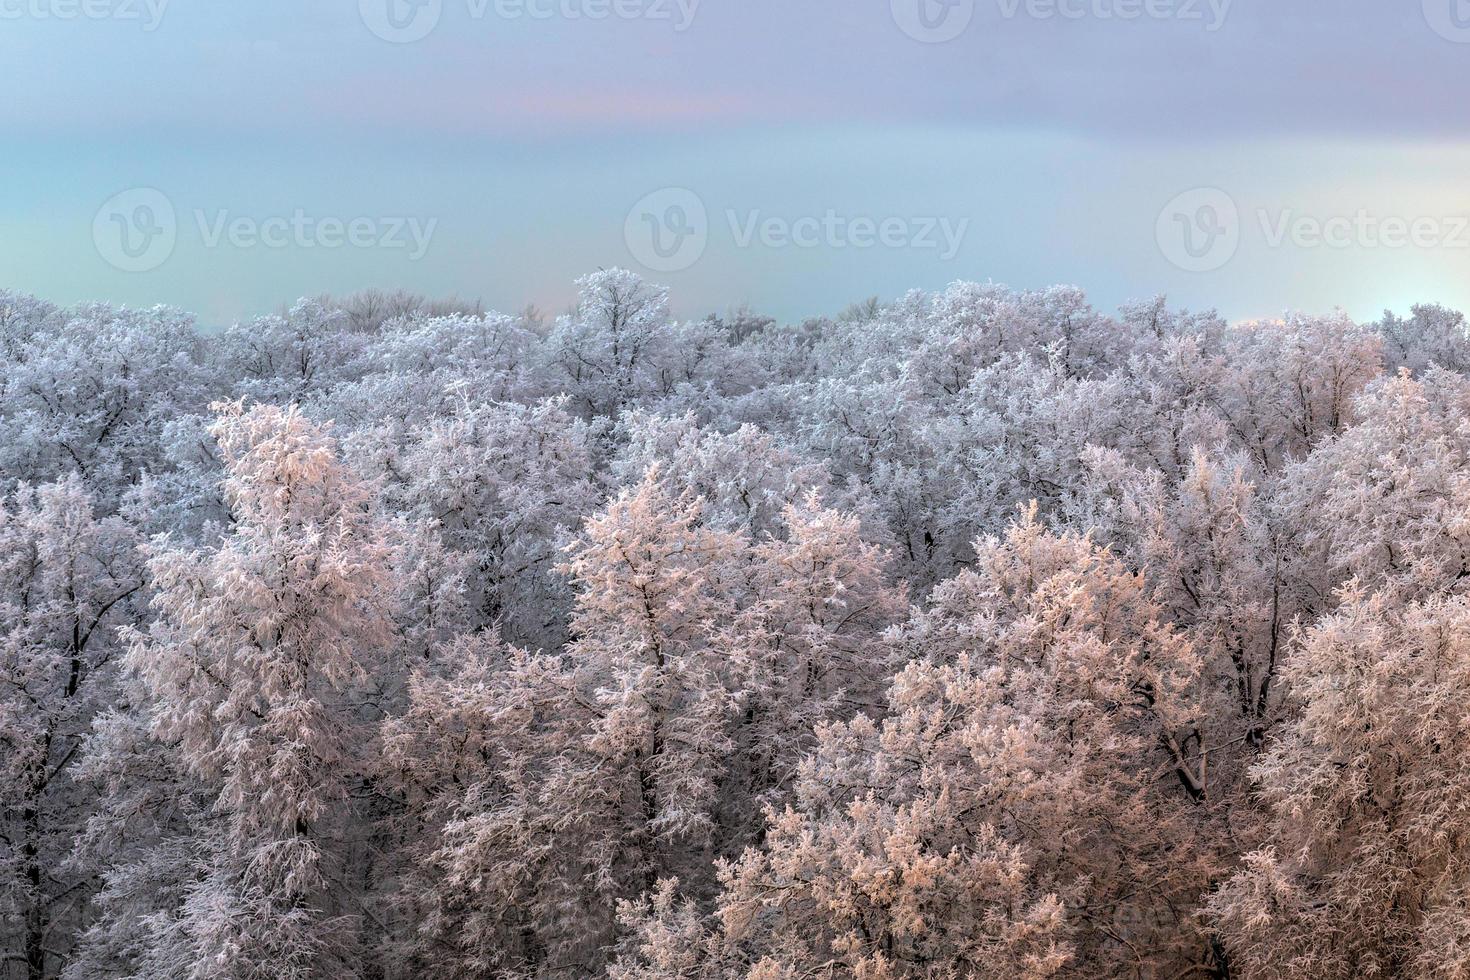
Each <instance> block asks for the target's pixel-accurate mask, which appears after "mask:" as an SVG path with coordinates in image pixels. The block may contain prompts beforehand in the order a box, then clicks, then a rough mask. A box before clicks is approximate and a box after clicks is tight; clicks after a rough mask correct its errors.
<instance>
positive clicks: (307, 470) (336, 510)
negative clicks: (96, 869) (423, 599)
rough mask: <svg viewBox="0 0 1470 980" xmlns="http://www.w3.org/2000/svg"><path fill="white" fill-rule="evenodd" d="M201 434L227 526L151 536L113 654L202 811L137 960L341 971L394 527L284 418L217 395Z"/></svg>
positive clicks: (388, 607)
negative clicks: (179, 878) (175, 895)
mask: <svg viewBox="0 0 1470 980" xmlns="http://www.w3.org/2000/svg"><path fill="white" fill-rule="evenodd" d="M213 431H214V435H215V437H216V439H217V440H218V442H219V446H220V451H221V454H222V456H223V458H224V461H225V467H226V473H227V476H226V480H225V486H224V495H225V499H226V501H227V503H228V506H229V508H230V513H231V517H232V519H233V523H232V526H231V529H230V533H229V534H228V535H227V536H226V537H225V538H224V540H223V541H221V542H220V543H219V544H218V545H217V546H214V547H210V548H206V549H188V548H180V547H178V546H176V545H173V544H171V543H170V542H169V541H167V540H166V539H162V540H160V541H159V542H157V543H156V544H154V545H153V546H151V548H150V557H149V562H148V568H149V573H150V580H151V583H152V587H153V589H154V590H155V593H156V594H155V597H154V599H153V603H152V604H153V609H154V610H155V612H156V617H157V618H156V619H155V620H154V621H153V623H152V624H151V625H150V626H149V627H148V629H147V630H145V631H134V632H133V633H132V635H131V644H130V648H129V650H128V653H127V656H126V666H127V668H128V670H130V671H131V672H132V673H134V674H135V675H136V676H137V677H138V678H139V679H140V681H141V686H142V688H143V691H144V695H145V696H146V698H147V699H148V700H147V703H146V704H145V705H142V706H140V710H141V711H142V713H143V715H144V716H145V717H146V719H147V726H148V734H149V736H150V737H151V738H152V739H153V740H155V741H157V742H159V743H162V744H164V745H166V746H168V747H169V750H170V751H171V752H173V753H176V754H177V756H176V759H177V761H176V762H175V763H174V765H176V766H177V768H178V769H179V771H180V772H182V773H184V774H186V775H187V777H188V778H189V779H190V780H192V781H193V782H194V783H195V793H196V795H197V796H198V797H199V799H200V800H201V802H202V804H203V805H204V806H205V807H206V808H207V809H205V810H204V811H203V812H201V813H199V814H197V815H196V816H195V818H194V820H193V821H192V822H193V826H194V829H195V830H196V833H197V836H196V837H195V839H192V840H189V841H188V842H187V844H186V845H185V846H184V849H183V853H181V854H176V855H175V859H176V860H184V861H187V862H188V866H189V871H188V874H187V877H186V879H185V881H184V883H183V887H182V894H181V895H180V898H181V902H180V904H179V905H178V906H176V907H172V908H159V909H157V910H156V911H154V913H153V914H152V915H150V916H148V918H147V919H146V921H147V922H148V926H149V928H150V929H151V930H153V932H154V933H155V939H156V940H157V943H156V946H155V947H154V948H151V949H149V950H147V951H145V952H144V954H143V955H144V962H143V963H142V964H137V965H135V967H134V968H135V969H138V970H139V971H140V972H141V974H142V975H146V976H150V977H181V978H182V977H190V978H195V977H218V978H227V977H228V978H264V977H302V978H305V977H323V976H334V977H345V976H353V975H356V973H357V969H358V967H357V963H356V952H357V950H356V948H355V943H354V941H353V936H352V930H353V927H354V923H355V921H356V917H357V916H358V914H359V911H360V910H359V909H358V908H357V907H355V906H354V905H353V904H352V898H353V895H354V891H355V888H354V882H353V880H352V877H351V875H350V874H349V873H348V869H347V868H346V867H345V866H344V863H345V860H346V858H347V856H348V853H349V845H350V842H351V839H352V836H353V834H354V832H355V831H354V826H353V821H352V809H353V797H354V794H355V793H356V791H357V783H358V781H359V778H360V776H359V774H360V773H362V772H363V771H364V759H363V749H364V747H365V744H364V742H365V739H366V737H367V736H368V735H369V730H368V729H366V728H364V726H363V723H362V722H363V713H364V710H365V708H366V707H367V706H368V705H370V704H371V700H372V691H373V688H374V685H375V684H378V685H380V684H381V683H382V680H383V677H384V676H386V675H391V673H392V672H393V670H394V664H393V658H394V656H395V653H396V652H397V651H396V643H397V637H396V633H395V627H394V619H393V616H394V613H395V611H396V609H397V605H398V585H397V583H396V582H395V581H394V577H393V549H392V540H391V539H392V535H391V533H390V529H389V527H388V525H387V524H386V523H385V522H384V521H383V520H382V519H381V518H379V517H378V516H377V515H376V513H375V511H374V507H373V495H372V493H371V488H370V487H368V486H367V485H365V484H363V483H362V482H361V481H360V480H359V479H358V478H357V477H355V476H354V475H353V474H352V473H351V471H350V470H349V469H348V468H347V467H345V466H344V465H343V463H342V461H341V460H340V458H339V456H338V454H337V448H336V445H335V444H334V442H333V441H332V440H331V438H330V437H329V436H328V435H327V434H326V433H324V432H323V431H322V430H321V429H319V428H317V427H316V426H313V425H312V424H311V423H309V422H308V421H307V420H306V419H305V418H304V417H303V416H302V415H301V414H300V413H299V412H296V411H294V410H285V411H283V410H279V409H275V408H267V407H262V408H256V409H252V410H245V409H244V408H243V407H242V406H240V405H239V404H238V403H236V404H232V405H225V406H222V412H221V415H220V418H219V420H218V421H217V422H216V424H215V426H214V430H213ZM160 846H163V847H170V846H177V845H170V844H169V843H168V842H164V843H163V844H161V845H160ZM148 868H149V865H148V864H147V863H144V864H143V865H142V869H143V871H144V872H145V873H146V871H147V869H148ZM138 870H139V866H138V865H130V866H127V867H125V868H122V869H119V872H118V873H121V874H126V873H137V872H138ZM110 884H111V890H112V891H114V892H117V891H119V890H120V889H121V888H122V887H126V885H125V884H124V883H120V882H117V881H114V882H111V883H110Z"/></svg>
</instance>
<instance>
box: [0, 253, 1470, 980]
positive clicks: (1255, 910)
mask: <svg viewBox="0 0 1470 980" xmlns="http://www.w3.org/2000/svg"><path fill="white" fill-rule="evenodd" d="M578 285H579V288H580V301H579V303H578V305H577V306H576V308H575V310H573V311H572V312H569V313H567V314H565V315H563V316H559V317H555V318H554V319H552V320H549V321H548V320H546V319H543V318H542V317H540V316H538V315H536V314H535V313H534V312H528V313H526V314H522V315H519V316H506V315H501V314H498V313H483V312H481V311H479V310H472V309H467V308H462V307H456V306H454V305H453V304H441V305H439V306H430V305H428V304H423V303H417V302H414V301H412V298H405V297H382V296H368V297H355V298H353V299H351V300H344V301H341V302H336V301H332V300H330V299H319V300H315V301H302V302H301V303H299V304H298V305H296V306H295V307H293V308H292V309H290V310H289V311H287V312H284V313H282V314H281V315H278V316H271V317H265V318H261V319H258V320H255V321H253V322H249V323H242V324H239V325H236V326H234V327H232V328H231V329H229V330H228V331H225V332H224V333H222V334H218V335H206V334H203V333H201V332H200V331H199V330H197V329H196V326H195V324H194V323H193V321H192V320H191V318H189V317H188V316H186V315H184V314H182V313H179V312H177V311H173V310H168V309H156V310H150V311H145V312H138V311H130V310H121V309H115V308H111V307H107V306H101V305H89V306H83V307H78V308H76V309H69V310H64V309H58V308H56V307H53V306H51V305H48V304H46V303H44V302H41V301H38V300H35V299H32V298H30V297H27V296H22V295H18V294H11V293H3V292H0V476H3V487H0V749H3V751H0V796H3V800H4V806H3V808H0V955H3V957H4V959H3V968H0V976H3V977H6V978H7V980H8V978H15V980H20V978H27V980H49V978H53V977H64V978H67V980H101V978H125V977H126V978H139V980H307V978H314V980H350V978H363V980H373V978H376V980H390V978H419V977H443V978H505V980H510V978H530V977H566V978H581V977H594V976H606V977H612V978H617V980H737V978H749V980H798V978H828V977H831V978H841V977H851V978H860V980H899V978H934V980H940V978H954V980H959V978H994V980H1012V978H1043V977H1068V978H1094V977H1133V978H1183V977H1189V976H1198V977H1217V978H1224V977H1237V978H1239V977H1244V978H1263V980H1264V978H1288V977H1291V978H1299V977H1314V978H1329V980H1330V978H1340V980H1347V978H1355V977H1366V976H1371V977H1382V978H1410V977H1414V978H1419V977H1443V978H1451V977H1470V750H1467V746H1470V639H1467V637H1470V379H1467V377H1466V375H1465V373H1464V372H1466V371H1467V370H1470V332H1467V329H1466V325H1465V323H1464V321H1463V319H1462V318H1461V316H1460V315H1458V314H1455V313H1452V312H1450V311H1447V310H1444V309H1441V308H1438V307H1431V306H1425V307H1417V308H1415V309H1414V311H1413V313H1412V316H1411V317H1409V318H1407V319H1404V318H1399V317H1395V316H1393V315H1387V316H1385V318H1384V319H1383V320H1382V321H1381V322H1379V323H1375V324H1358V323H1354V322H1352V321H1351V320H1350V319H1348V318H1347V317H1345V316H1343V315H1341V314H1337V315H1332V316H1325V317H1312V316H1298V315H1292V316H1288V317H1286V318H1285V319H1284V320H1282V321H1279V322H1269V323H1250V324H1238V325H1231V324H1227V323H1225V322H1223V321H1222V320H1221V319H1220V318H1218V317H1216V316H1214V315H1212V314H1208V313H1206V314H1189V313H1184V312H1179V311H1175V310H1171V309H1169V308H1168V307H1167V306H1166V304H1165V303H1164V301H1163V300H1156V301H1153V302H1148V303H1142V304H1137V305H1132V306H1129V307H1127V308H1125V309H1124V310H1122V311H1121V312H1120V313H1119V314H1118V315H1117V316H1109V315H1105V314H1102V313H1099V312H1096V311H1094V310H1093V309H1092V308H1091V307H1089V306H1088V304H1087V302H1086V300H1085V297H1084V296H1083V295H1082V294H1081V293H1080V292H1079V291H1077V290H1075V289H1070V288H1056V289H1050V290H1046V291H1043V292H1034V293H1030V292H1028V293H1018V292H1014V291H1011V290H1008V289H1005V288H1003V287H1000V286H995V285H980V284H973V283H958V284H955V285H953V286H951V287H950V288H948V289H947V290H945V291H943V292H942V293H939V294H936V295H929V294H923V293H913V294H910V295H908V296H905V297H903V298H902V299H900V300H898V301H897V302H895V303H892V304H890V305H883V304H879V303H876V302H870V303H867V304H863V305H861V306H858V307H854V308H853V309H851V310H849V311H847V312H846V313H844V314H842V315H841V316H839V317H836V318H833V319H818V320H812V321H808V322H806V323H802V324H799V325H781V324H778V323H775V322H773V321H771V320H768V319H765V318H762V317H759V316H757V315H754V314H752V313H750V312H748V311H740V312H737V313H735V314H732V315H730V316H728V317H725V318H710V319H706V320H702V321H698V322H677V321H675V320H673V319H672V318H671V317H670V315H669V308H668V297H667V294H666V293H665V291H664V290H662V289H660V288H658V287H655V286H653V285H651V284H648V283H646V282H643V281H642V280H640V279H639V278H638V277H636V276H634V275H632V274H631V273H627V272H624V271H621V270H612V271H606V272H600V273H597V274H595V275H592V276H588V277H587V278H585V279H583V280H582V281H581V282H580V283H579V284H578ZM1462 752H1465V754H1464V755H1462V754H1461V753H1462Z"/></svg>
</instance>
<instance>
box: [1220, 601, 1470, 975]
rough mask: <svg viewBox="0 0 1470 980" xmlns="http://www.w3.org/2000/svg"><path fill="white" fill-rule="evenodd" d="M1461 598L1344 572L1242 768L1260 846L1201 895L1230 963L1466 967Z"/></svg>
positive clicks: (1469, 959)
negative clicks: (1284, 714)
mask: <svg viewBox="0 0 1470 980" xmlns="http://www.w3.org/2000/svg"><path fill="white" fill-rule="evenodd" d="M1467 627H1470V606H1467V602H1466V599H1465V598H1464V597H1463V596H1456V597H1453V598H1444V597H1435V598H1431V599H1427V600H1425V601H1423V602H1415V603H1410V604H1407V605H1404V604H1400V603H1398V602H1396V601H1395V600H1394V598H1393V596H1392V594H1391V593H1380V594H1377V595H1372V594H1369V593H1368V592H1366V591H1365V589H1364V588H1363V587H1362V585H1361V584H1359V583H1357V582H1353V583H1350V584H1349V585H1348V586H1347V587H1346V588H1345V591H1344V593H1343V596H1342V603H1341V607H1340V608H1339V609H1338V610H1337V611H1336V612H1335V613H1333V614H1332V615H1330V616H1328V617H1326V618H1325V619H1323V620H1322V621H1321V622H1319V623H1318V624H1316V625H1314V626H1313V627H1312V628H1311V629H1310V630H1308V631H1307V633H1306V634H1305V635H1304V636H1303V637H1301V639H1300V642H1299V643H1297V644H1296V645H1295V646H1294V647H1293V649H1292V651H1291V654H1290V657H1289V658H1288V659H1287V662H1286V665H1285V675H1286V679H1287V681H1288V682H1289V683H1290V685H1291V690H1292V697H1293V700H1294V701H1295V702H1296V703H1297V704H1298V705H1299V707H1300V710H1299V712H1298V713H1297V714H1296V715H1295V716H1294V718H1293V720H1292V721H1291V723H1290V724H1289V725H1288V726H1287V727H1286V728H1285V729H1284V730H1283V731H1281V732H1280V733H1279V734H1278V736H1277V737H1276V738H1275V739H1274V740H1273V742H1272V744H1271V746H1270V749H1269V751H1268V752H1267V753H1266V755H1265V756H1264V757H1263V758H1262V759H1261V761H1260V762H1259V764H1258V765H1257V766H1256V768H1255V777H1256V779H1257V780H1258V781H1259V784H1260V792H1261V795H1262V797H1263V799H1264V801H1265V802H1266V804H1267V805H1268V806H1269V807H1270V814H1271V833H1270V836H1269V838H1268V840H1267V842H1266V846H1264V847H1263V848H1261V849H1260V850H1257V851H1254V852H1252V853H1251V854H1249V855H1247V856H1246V857H1245V860H1244V867H1243V868H1242V869H1241V870H1240V871H1239V872H1238V873H1237V874H1236V875H1235V876H1234V877H1233V878H1232V879H1231V880H1230V881H1229V883H1228V884H1227V885H1226V886H1225V887H1223V888H1222V889H1221V890H1220V891H1219V892H1218V893H1216V894H1215V895H1214V896H1212V897H1211V899H1210V903H1209V909H1210V914H1211V917H1212V919H1213V921H1214V922H1215V925H1216V927H1217V928H1218V930H1219V931H1220V934H1221V935H1222V936H1223V937H1224V939H1225V943H1226V947H1227V948H1228V950H1229V953H1230V963H1231V975H1232V976H1241V977H1245V978H1247V980H1257V978H1263V980H1264V978H1284V977H1302V976H1311V977H1323V978H1326V980H1331V978H1344V980H1345V978H1348V977H1367V976H1373V977H1405V978H1407V977H1436V978H1449V977H1462V976H1464V975H1465V974H1466V972H1467V970H1470V945H1467V934H1466V933H1467V923H1470V906H1467V904H1466V903H1467V899H1470V822H1467V818H1466V807H1465V800H1466V798H1467V794H1470V767H1467V765H1466V761H1465V755H1464V753H1463V752H1461V751H1459V748H1458V747H1459V746H1462V745H1463V744H1464V741H1465V739H1466V738H1467V737H1470V732H1467V716H1466V713H1465V708H1464V704H1465V692H1466V689H1467V684H1470V641H1467V636H1470V632H1467Z"/></svg>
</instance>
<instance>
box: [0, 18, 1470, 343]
mask: <svg viewBox="0 0 1470 980" xmlns="http://www.w3.org/2000/svg"><path fill="white" fill-rule="evenodd" d="M1467 80H1470V0H250V2H248V3H241V2H236V0H0V91H3V92H5V93H6V94H5V97H4V98H0V288H11V289H17V290H20V291H23V292H29V293H34V294H36V295H39V296H42V297H44V298H47V299H50V300H52V301H54V302H58V303H63V304H71V303H76V302H82V301H90V300H99V299H100V300H107V301H111V302H116V303H120V304H126V305H129V306H151V305H154V304H158V303H164V304H169V305H173V306H178V307H182V308H184V309H187V310H190V311H192V312H194V313H196V314H197V315H198V316H199V319H200V323H201V325H202V326H204V327H205V328H212V327H219V326H223V325H227V324H229V323H231V322H233V321H235V320H237V319H240V318H243V317H248V316H252V315H256V314H259V313H265V312H270V311H273V310H276V309H278V308H279V307H281V306H282V305H283V304H286V303H289V302H290V301H291V300H293V299H295V298H297V297H299V296H303V295H316V294H320V293H324V292H331V293H338V294H342V293H350V292H352V291H355V290H358V289H363V288H368V287H377V288H389V289H393V288H406V289H410V290H413V291H415V292H420V293H425V294H428V295H431V296H436V297H437V296H449V295H455V296H459V297H462V298H467V299H479V300H481V301H482V302H483V303H484V304H485V305H486V306H487V307H490V308H496V309H502V310H518V309H521V308H524V307H525V306H527V305H528V304H534V305H536V306H537V307H539V308H541V309H542V310H545V311H548V312H553V313H554V312H559V311H561V310H563V309H565V308H566V307H567V306H568V305H569V303H570V302H571V301H572V298H573V296H574V294H575V287H574V286H573V281H574V280H575V279H576V277H578V276H580V275H583V274H586V273H588V272H591V271H593V270H595V269H598V268H607V267H610V266H623V267H626V268H630V269H633V270H635V271H638V272H640V273H643V274H644V275H646V276H647V277H648V278H650V279H653V280H655V281H658V282H661V283H664V284H666V285H668V286H669V287H670V288H671V290H672V296H673V302H674V306H675V310H676V312H677V313H678V314H679V315H682V316H691V317H692V316H703V315H705V314H707V313H720V312H724V311H726V310H728V309H730V308H732V307H735V306H738V305H741V304H748V305H749V306H750V307H752V308H753V309H755V310H758V311H760V312H764V313H768V314H770V315H772V316H776V317H779V318H781V319H784V320H797V319H800V318H803V317H806V316H810V315H817V314H824V313H835V312H837V311H840V310H841V309H843V308H844V307H846V306H847V305H849V304H851V303H853V302H857V301H859V300H862V299H865V298H867V297H869V296H878V297H879V298H882V299H892V298H896V297H898V296H900V295H902V294H903V293H905V292H907V291H908V290H909V289H912V288H921V289H931V290H932V289H939V288H943V287H944V286H945V285H946V284H948V283H949V282H952V281H954V280H958V279H969V280H980V281H985V280H993V281H996V282H1002V283H1006V284H1008V285H1010V286H1013V287H1016V288H1041V287H1045V286H1048V285H1052V284H1056V283H1069V284H1075V285H1078V286H1081V287H1083V288H1084V289H1086V290H1087V291H1088V293H1089V295H1090V296H1091V298H1092V300H1093V302H1094V304H1095V305H1097V306H1098V307H1100V308H1103V309H1114V308H1116V307H1117V306H1118V305H1119V304H1121V303H1123V302H1126V301H1128V300H1131V299H1141V298H1147V297H1151V296H1154V295H1156V294H1160V293H1162V294H1165V295H1167V296H1168V297H1169V298H1170V301H1171V303H1172V304H1173V305H1177V306H1183V307H1189V308H1191V309H1203V308H1214V309H1218V310H1219V311H1220V312H1221V313H1223V314H1224V315H1226V316H1227V317H1230V318H1232V319H1248V318H1257V317H1275V316H1280V315H1282V314H1283V313H1284V312H1286V311H1288V310H1297V311H1302V312H1312V313H1316V312H1328V311H1330V310H1332V309H1334V308H1336V307H1341V308H1343V309H1345V310H1347V311H1348V312H1349V313H1350V314H1352V315H1353V316H1355V317H1358V318H1361V319H1369V318H1375V317H1377V316H1378V315H1379V314H1380V313H1381V312H1382V311H1383V310H1384V309H1390V308H1391V309H1394V310H1398V311H1401V312H1403V311H1407V309H1408V307H1409V306H1410V305H1411V304H1414V303H1418V302H1439V303H1444V304H1446V305H1450V306H1456V307H1458V308H1462V309H1470V275H1467V273H1470V99H1466V98H1465V85H1466V81H1467Z"/></svg>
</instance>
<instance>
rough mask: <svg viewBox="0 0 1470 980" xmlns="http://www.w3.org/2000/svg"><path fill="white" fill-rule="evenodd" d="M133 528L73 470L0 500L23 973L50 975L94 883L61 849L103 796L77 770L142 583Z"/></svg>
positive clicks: (6, 896)
mask: <svg viewBox="0 0 1470 980" xmlns="http://www.w3.org/2000/svg"><path fill="white" fill-rule="evenodd" d="M137 544H138V542H137V541H136V539H135V537H134V535H133V533H132V531H131V530H130V529H129V528H128V526H127V525H126V524H125V523H124V522H123V521H122V520H120V519H118V518H116V517H113V518H100V517H99V516H98V515H97V513H96V509H95V505H94V502H93V499H92V497H91V495H90V494H88V493H87V491H86V490H85V489H84V488H83V486H82V482H81V479H80V478H79V477H77V476H75V475H73V476H71V477H69V478H68V479H67V480H65V481H64V482H61V483H56V484H50V485H48V486H44V487H40V488H36V489H31V488H26V487H22V488H21V489H20V490H18V491H16V492H15V493H14V494H13V495H11V496H9V497H7V498H5V499H4V500H0V748H3V754H0V802H3V805H0V928H3V934H4V937H5V938H4V949H5V951H6V956H7V959H8V960H10V962H14V963H20V964H23V965H24V975H25V976H26V977H28V978H29V980H43V978H45V977H51V976H55V975H56V973H57V968H58V967H59V966H60V965H61V963H62V962H63V960H64V955H63V952H64V951H65V950H67V949H69V948H70V945H71V942H72V937H73V934H74V933H75V932H76V931H77V929H78V927H79V926H80V925H82V924H83V923H85V921H86V917H85V915H84V909H85V905H86V900H87V898H88V896H89V893H90V890H91V887H92V884H91V879H90V875H89V873H88V872H87V870H86V869H84V868H81V869H79V868H77V867H72V866H68V864H67V862H66V858H67V857H68V855H69V854H70V852H71V850H72V844H73V841H74V838H75V837H76V835H77V834H78V833H79V832H80V829H81V828H82V827H83V825H84V824H85V822H86V821H87V820H88V818H89V817H91V816H92V815H93V813H94V811H95V809H96V806H97V798H96V793H95V790H94V788H93V787H91V786H89V785H87V784H85V783H83V782H80V781H78V780H77V779H76V778H75V771H76V765H77V763H78V762H79V761H80V756H81V749H82V741H83V737H84V736H85V735H86V733H87V730H88V726H89V725H90V723H91V721H92V718H93V717H94V716H95V715H96V714H97V713H98V712H99V711H100V710H102V709H104V708H106V707H107V706H108V705H109V704H110V703H111V700H112V698H113V697H115V690H114V685H113V677H114V673H115V670H116V659H117V656H118V653H119V649H120V644H119V642H118V639H117V635H116V631H117V628H118V627H119V626H120V625H123V624H125V623H127V622H129V621H130V617H131V615H132V614H133V612H134V611H135V609H134V607H135V606H136V605H137V603H138V599H139V596H140V592H141V589H142V585H143V579H142V567H141V562H140V559H139V556H138V554H137Z"/></svg>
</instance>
